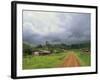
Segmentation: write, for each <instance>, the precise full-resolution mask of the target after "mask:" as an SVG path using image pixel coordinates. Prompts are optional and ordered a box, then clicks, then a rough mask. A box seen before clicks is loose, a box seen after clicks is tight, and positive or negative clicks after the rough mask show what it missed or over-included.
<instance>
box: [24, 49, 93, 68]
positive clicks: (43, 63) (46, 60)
mask: <svg viewBox="0 0 100 80" xmlns="http://www.w3.org/2000/svg"><path fill="white" fill-rule="evenodd" d="M69 51H74V52H75V54H76V55H77V58H78V59H79V62H80V63H81V66H90V61H91V59H90V53H89V52H88V53H85V52H83V51H81V50H79V49H72V50H67V51H65V52H62V53H58V54H57V53H53V54H51V55H46V56H33V55H28V56H24V57H23V69H39V68H57V67H59V65H60V64H61V63H62V62H63V60H64V58H65V57H66V56H68V54H69V53H68V52H69Z"/></svg>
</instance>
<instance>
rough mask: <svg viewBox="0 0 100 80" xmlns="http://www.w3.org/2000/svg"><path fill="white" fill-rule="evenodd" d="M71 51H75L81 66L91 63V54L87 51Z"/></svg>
mask: <svg viewBox="0 0 100 80" xmlns="http://www.w3.org/2000/svg"><path fill="white" fill-rule="evenodd" d="M73 51H74V52H75V53H76V55H77V57H78V58H79V60H80V63H81V66H90V65H91V54H90V53H89V52H88V53H85V52H83V51H80V50H73Z"/></svg>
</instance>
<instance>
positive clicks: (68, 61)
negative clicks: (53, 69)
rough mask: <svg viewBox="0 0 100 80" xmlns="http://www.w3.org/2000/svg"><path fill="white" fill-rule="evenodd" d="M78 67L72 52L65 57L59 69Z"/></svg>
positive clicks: (78, 64)
mask: <svg viewBox="0 0 100 80" xmlns="http://www.w3.org/2000/svg"><path fill="white" fill-rule="evenodd" d="M78 66H80V62H79V60H78V58H77V56H76V55H75V53H74V52H69V55H68V56H67V57H65V59H64V61H63V63H62V64H61V67H78Z"/></svg>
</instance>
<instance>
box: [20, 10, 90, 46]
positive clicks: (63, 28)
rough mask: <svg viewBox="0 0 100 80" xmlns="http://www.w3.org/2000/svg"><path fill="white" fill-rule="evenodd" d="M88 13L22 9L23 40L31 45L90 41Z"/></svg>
mask: <svg viewBox="0 0 100 80" xmlns="http://www.w3.org/2000/svg"><path fill="white" fill-rule="evenodd" d="M90 18H91V17H90V13H71V12H66V13H65V12H46V11H28V10H27V11H25V10H24V11H23V33H22V35H23V41H24V42H26V43H29V44H33V45H39V44H45V42H46V41H48V42H50V43H52V44H60V43H65V44H76V43H82V42H87V41H90V20H91V19H90Z"/></svg>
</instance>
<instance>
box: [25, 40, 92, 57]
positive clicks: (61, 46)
mask: <svg viewBox="0 0 100 80" xmlns="http://www.w3.org/2000/svg"><path fill="white" fill-rule="evenodd" d="M83 48H85V49H87V50H89V51H90V43H89V42H87V43H81V44H71V45H67V44H64V43H61V44H50V43H49V42H48V41H46V42H45V45H41V44H40V45H37V46H35V47H32V46H30V45H29V44H26V43H23V55H24V56H26V55H31V52H32V51H33V50H49V51H52V52H53V53H61V52H63V50H66V49H67V50H71V49H83Z"/></svg>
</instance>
